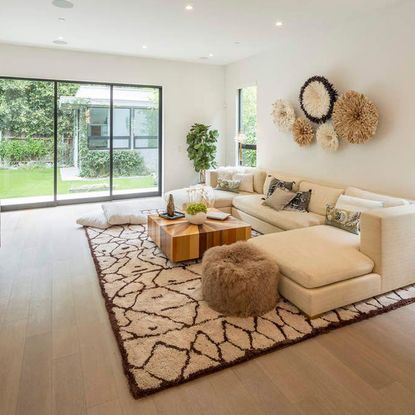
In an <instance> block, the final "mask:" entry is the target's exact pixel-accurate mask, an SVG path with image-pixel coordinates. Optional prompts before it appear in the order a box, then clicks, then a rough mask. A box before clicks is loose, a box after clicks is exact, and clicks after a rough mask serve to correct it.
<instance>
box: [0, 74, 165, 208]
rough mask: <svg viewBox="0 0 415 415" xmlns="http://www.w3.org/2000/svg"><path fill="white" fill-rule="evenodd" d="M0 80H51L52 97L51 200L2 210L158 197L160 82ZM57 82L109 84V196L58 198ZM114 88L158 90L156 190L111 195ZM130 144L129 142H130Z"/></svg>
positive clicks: (161, 107) (7, 206) (8, 205)
mask: <svg viewBox="0 0 415 415" xmlns="http://www.w3.org/2000/svg"><path fill="white" fill-rule="evenodd" d="M0 79H10V80H16V81H19V80H23V81H36V82H37V81H40V82H42V81H43V82H53V88H54V97H53V100H54V102H53V105H54V111H53V118H54V119H53V140H54V143H53V148H54V157H53V160H54V163H53V178H54V182H53V201H45V202H28V203H21V204H7V205H4V204H3V206H2V211H12V210H20V209H34V208H44V207H54V206H63V205H72V204H81V203H93V202H103V201H111V200H117V199H130V198H142V197H155V196H161V194H162V188H161V186H162V177H163V176H162V175H163V123H162V120H163V87H162V86H160V85H142V84H123V83H116V82H94V81H76V80H66V79H49V78H31V77H16V76H3V75H0ZM59 83H72V84H81V85H82V84H83V85H104V86H109V87H110V120H109V122H110V148H109V151H110V175H109V183H110V189H109V195H108V196H95V197H94V196H92V197H89V198H73V199H58V188H57V185H58V105H57V103H58V84H59ZM114 87H132V88H152V89H157V90H158V96H159V101H158V112H159V119H158V137H157V138H158V140H159V142H158V184H157V191H152V192H139V193H137V192H136V193H134V192H131V193H126V194H113V173H114V171H113V158H114V148H113V143H114V137H113V116H114V105H113V90H114ZM130 144H131V143H130Z"/></svg>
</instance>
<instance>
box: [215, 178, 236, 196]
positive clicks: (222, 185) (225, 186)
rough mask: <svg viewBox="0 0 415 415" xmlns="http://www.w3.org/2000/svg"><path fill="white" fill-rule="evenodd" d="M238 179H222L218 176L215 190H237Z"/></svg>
mask: <svg viewBox="0 0 415 415" xmlns="http://www.w3.org/2000/svg"><path fill="white" fill-rule="evenodd" d="M240 184H241V181H240V180H232V179H224V178H221V177H218V184H217V186H216V190H225V191H226V192H234V193H238V192H239V186H240Z"/></svg>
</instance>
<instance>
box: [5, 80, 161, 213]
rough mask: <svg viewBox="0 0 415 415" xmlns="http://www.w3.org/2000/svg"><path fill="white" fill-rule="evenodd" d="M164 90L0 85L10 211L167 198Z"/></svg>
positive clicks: (50, 83)
mask: <svg viewBox="0 0 415 415" xmlns="http://www.w3.org/2000/svg"><path fill="white" fill-rule="evenodd" d="M161 111H162V108H161V88H160V87H146V86H127V85H113V84H96V83H83V82H69V81H46V80H45V81H44V80H21V79H10V78H7V79H1V78H0V199H1V200H2V204H3V205H13V206H14V205H21V204H30V205H36V204H39V203H40V204H43V205H50V204H55V205H56V204H63V203H69V202H71V201H72V202H78V201H82V200H88V199H91V198H93V199H94V200H98V199H102V200H105V199H107V200H108V199H111V198H125V197H132V196H134V197H136V196H143V195H146V196H147V195H151V196H153V195H154V196H155V195H159V194H160V193H161V186H160V174H161Z"/></svg>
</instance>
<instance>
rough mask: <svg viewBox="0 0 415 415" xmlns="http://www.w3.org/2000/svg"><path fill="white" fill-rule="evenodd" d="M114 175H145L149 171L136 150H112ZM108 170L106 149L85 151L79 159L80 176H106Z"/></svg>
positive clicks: (108, 163) (107, 152) (108, 162)
mask: <svg viewBox="0 0 415 415" xmlns="http://www.w3.org/2000/svg"><path fill="white" fill-rule="evenodd" d="M113 170H114V176H116V177H117V176H118V177H119V176H146V175H148V174H150V171H149V170H148V168H147V167H146V166H145V164H144V159H143V157H142V156H141V154H140V153H138V152H137V151H129V150H114V158H113ZM109 171H110V154H109V151H106V150H92V151H87V152H85V154H84V155H83V156H82V157H81V160H80V176H81V177H106V176H108V175H109Z"/></svg>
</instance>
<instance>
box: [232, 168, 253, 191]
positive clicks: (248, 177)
mask: <svg viewBox="0 0 415 415" xmlns="http://www.w3.org/2000/svg"><path fill="white" fill-rule="evenodd" d="M232 180H239V182H240V184H239V191H240V192H249V193H253V192H254V175H253V174H250V173H236V174H234V175H233V176H232Z"/></svg>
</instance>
